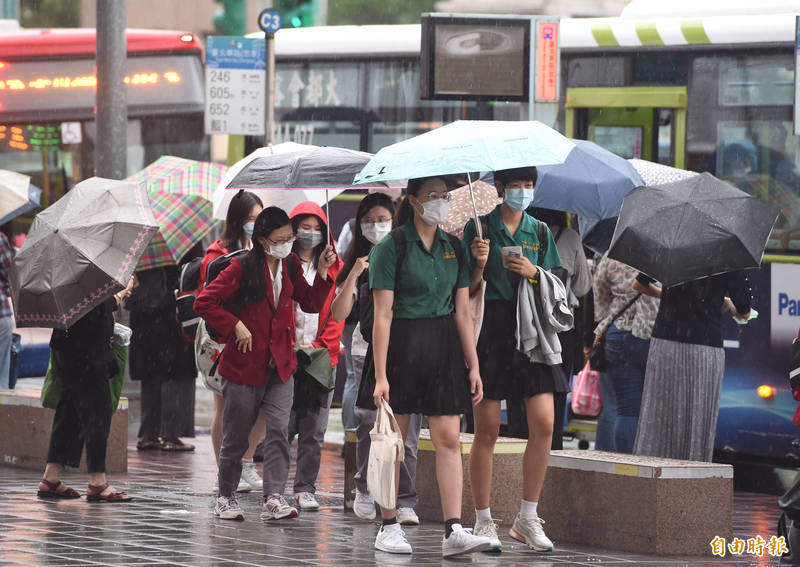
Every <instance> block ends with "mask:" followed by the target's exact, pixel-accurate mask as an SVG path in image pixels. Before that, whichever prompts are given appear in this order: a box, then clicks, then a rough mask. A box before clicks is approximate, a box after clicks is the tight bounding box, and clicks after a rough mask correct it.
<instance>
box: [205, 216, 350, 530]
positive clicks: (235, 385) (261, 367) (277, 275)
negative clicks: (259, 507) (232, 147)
mask: <svg viewBox="0 0 800 567" xmlns="http://www.w3.org/2000/svg"><path fill="white" fill-rule="evenodd" d="M294 240H295V236H294V231H293V230H292V224H291V221H290V219H289V216H288V215H287V214H286V212H285V211H283V210H282V209H279V208H278V207H267V208H266V209H264V210H263V211H261V213H260V214H259V215H258V218H256V221H255V226H254V227H253V248H252V249H251V250H250V251H249V252H248V253H247V254H245V255H243V256H242V257H241V259H239V258H234V259H233V260H232V261H231V263H230V265H229V266H228V267H227V268H225V269H224V270H223V271H222V272H221V273H220V274H219V275H218V276H217V277H216V279H214V280H213V281H212V282H211V283H210V284H208V285H207V286H206V288H205V289H204V290H203V291H202V292H200V295H198V297H197V299H196V300H195V304H194V307H195V311H196V312H197V314H198V315H200V317H202V318H203V319H204V320H205V321H206V322H207V323H208V324H209V325H210V326H212V327H213V328H214V329H215V330H216V331H217V332H218V334H219V335H220V336H221V337H222V338H223V340H224V342H225V348H224V350H223V351H222V357H221V360H220V364H219V372H220V374H221V375H222V376H224V377H225V382H224V383H223V386H222V393H223V396H224V397H225V410H224V413H223V417H222V447H221V449H220V455H219V494H218V495H217V500H216V505H215V507H214V513H215V515H217V516H219V517H220V518H222V519H227V520H243V519H244V515H243V514H242V510H241V508H240V507H239V504H238V502H237V501H236V497H235V491H236V487H237V485H238V483H239V479H240V477H241V470H242V456H243V455H244V453H245V451H246V450H247V446H248V440H247V438H248V435H249V433H250V431H251V429H252V427H253V424H254V423H255V421H256V418H257V416H258V413H259V412H264V414H265V418H266V424H267V428H266V439H265V442H264V478H263V481H264V484H263V492H264V507H263V511H262V513H261V518H262V519H264V520H271V519H280V518H292V517H295V516H297V510H296V509H295V508H294V507H292V506H290V505H289V504H288V503H287V502H286V501H285V499H284V497H283V491H284V488H285V486H286V479H287V477H288V476H289V414H290V412H291V409H292V396H293V390H294V381H293V379H292V374H293V373H294V372H295V370H296V368H297V357H296V355H295V353H294V349H293V348H292V338H293V332H294V329H293V323H292V316H293V310H292V300H294V301H296V302H298V303H299V304H300V306H301V307H302V308H303V310H304V311H306V312H307V313H316V312H319V310H320V309H322V307H323V306H324V304H325V302H326V301H327V298H328V295H329V294H330V292H331V289H332V288H333V280H332V279H331V278H330V277H329V275H328V269H329V268H330V267H331V266H333V265H334V264H335V263H336V259H337V258H336V254H335V252H334V251H333V249H332V248H331V247H328V246H326V247H325V249H324V251H323V252H322V253H321V254H320V256H319V262H318V264H317V275H316V277H315V279H314V284H313V285H309V284H308V282H307V281H306V278H305V277H304V274H303V270H302V267H301V263H300V260H299V259H298V258H297V257H296V256H295V257H294V259H293V260H294V261H293V262H292V263H291V264H290V263H288V262H287V261H286V257H287V256H289V254H291V250H292V245H293V243H294Z"/></svg>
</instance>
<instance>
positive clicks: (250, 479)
mask: <svg viewBox="0 0 800 567" xmlns="http://www.w3.org/2000/svg"><path fill="white" fill-rule="evenodd" d="M242 481H244V482H246V483H247V484H248V485H249V486H250V489H251V490H262V489H263V488H264V481H263V480H261V477H260V476H258V472H256V466H255V465H254V464H253V463H244V464H243V465H242V478H241V479H240V480H239V486H241V485H242ZM237 492H249V490H248V491H244V490H237Z"/></svg>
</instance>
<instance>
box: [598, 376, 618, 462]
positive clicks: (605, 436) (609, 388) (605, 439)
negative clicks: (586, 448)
mask: <svg viewBox="0 0 800 567" xmlns="http://www.w3.org/2000/svg"><path fill="white" fill-rule="evenodd" d="M599 378H600V396H601V397H602V399H603V408H602V409H601V410H600V415H599V416H597V435H596V436H595V440H594V448H595V449H597V450H598V451H614V447H615V445H614V424H615V421H616V418H617V397H616V394H615V393H614V386H613V384H612V383H611V378H610V376H609V375H608V372H600V375H599Z"/></svg>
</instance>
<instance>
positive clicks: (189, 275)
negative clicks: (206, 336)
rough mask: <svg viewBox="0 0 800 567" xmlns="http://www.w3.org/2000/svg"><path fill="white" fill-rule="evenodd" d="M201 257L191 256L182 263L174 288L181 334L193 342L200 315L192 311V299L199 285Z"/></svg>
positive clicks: (195, 297)
mask: <svg viewBox="0 0 800 567" xmlns="http://www.w3.org/2000/svg"><path fill="white" fill-rule="evenodd" d="M202 264H203V258H193V259H192V260H190V261H189V262H187V263H186V264H184V265H183V267H182V268H181V273H180V275H179V276H178V289H176V290H175V314H176V317H177V319H178V324H179V325H180V328H181V334H182V335H183V338H184V339H185V340H186V341H187V342H194V337H195V335H196V334H197V325H198V324H199V323H200V317H198V315H197V313H195V312H194V300H195V299H197V292H198V291H199V290H198V288H199V287H200V269H201V266H202Z"/></svg>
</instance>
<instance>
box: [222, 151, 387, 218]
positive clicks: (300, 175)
mask: <svg viewBox="0 0 800 567" xmlns="http://www.w3.org/2000/svg"><path fill="white" fill-rule="evenodd" d="M370 157H372V154H368V153H365V152H357V151H355V150H348V149H344V148H333V147H320V146H308V145H303V144H295V143H294V142H285V143H283V144H277V145H275V146H270V147H266V148H259V149H257V150H256V151H254V152H253V153H251V154H250V155H248V156H246V157H245V158H243V159H241V160H239V161H238V162H236V163H235V164H234V165H233V166H231V168H230V169H229V170H228V173H227V174H226V175H225V176H224V177H223V178H222V181H220V183H219V185H218V186H217V190H216V191H215V192H214V216H215V217H216V218H218V219H224V218H225V214H226V213H227V211H228V205H229V204H230V202H231V198H233V195H235V192H234V191H232V189H245V190H247V191H251V192H253V193H255V194H257V195H258V196H259V197H260V198H261V200H262V201H263V203H264V206H265V207H269V206H276V207H281V208H282V209H283V210H285V211H291V210H292V209H294V207H295V206H296V205H297V204H299V203H301V202H302V201H313V202H314V203H316V204H318V205H324V204H325V203H326V202H327V201H328V200H329V199H332V198H333V197H335V196H336V195H338V194H339V193H341V192H342V191H344V190H345V189H349V188H350V187H351V185H352V181H353V176H354V175H355V174H356V172H358V171H359V170H360V169H361V168H362V167H363V166H364V165H365V164H366V163H367V162H368V161H369V159H370ZM381 186H382V187H385V184H382V185H381ZM319 189H326V190H327V191H319Z"/></svg>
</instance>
